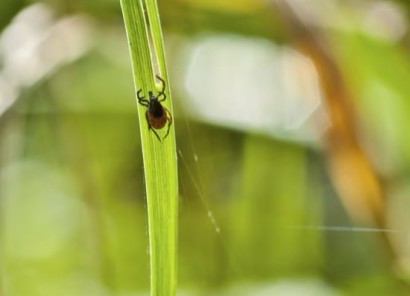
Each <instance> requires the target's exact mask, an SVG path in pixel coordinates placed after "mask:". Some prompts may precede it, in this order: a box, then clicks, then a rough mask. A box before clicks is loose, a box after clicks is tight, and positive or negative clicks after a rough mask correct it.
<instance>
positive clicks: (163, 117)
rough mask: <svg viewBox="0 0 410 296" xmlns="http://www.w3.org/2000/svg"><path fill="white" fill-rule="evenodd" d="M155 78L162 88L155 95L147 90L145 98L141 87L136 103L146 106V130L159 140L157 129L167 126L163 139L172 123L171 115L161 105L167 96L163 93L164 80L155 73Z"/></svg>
mask: <svg viewBox="0 0 410 296" xmlns="http://www.w3.org/2000/svg"><path fill="white" fill-rule="evenodd" d="M156 77H157V79H158V80H159V81H161V84H162V88H161V90H160V91H159V92H158V94H157V95H154V92H153V91H149V92H148V96H149V99H148V100H147V99H145V97H142V96H141V95H140V93H141V92H142V89H140V90H139V91H138V92H137V98H138V103H140V104H141V105H142V106H145V107H147V110H146V111H145V119H146V120H147V124H148V130H152V131H153V133H154V134H155V136H156V137H157V139H158V140H159V141H160V142H161V138H160V136H159V135H158V133H157V131H156V130H158V129H162V128H164V127H165V126H167V132H166V134H165V136H164V137H163V138H162V139H163V140H164V139H165V138H166V137H167V136H168V134H169V129H170V128H171V124H172V116H171V113H170V112H169V111H168V109H167V108H165V107H164V106H162V104H161V102H163V101H165V100H166V98H167V96H166V95H165V81H164V80H163V79H162V78H161V77H159V76H158V75H156Z"/></svg>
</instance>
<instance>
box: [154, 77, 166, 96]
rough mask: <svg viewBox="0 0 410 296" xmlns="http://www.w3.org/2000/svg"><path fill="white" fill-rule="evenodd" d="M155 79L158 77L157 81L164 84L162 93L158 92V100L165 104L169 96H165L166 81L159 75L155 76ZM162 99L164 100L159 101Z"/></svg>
mask: <svg viewBox="0 0 410 296" xmlns="http://www.w3.org/2000/svg"><path fill="white" fill-rule="evenodd" d="M155 77H157V79H158V80H159V81H161V84H162V89H161V91H159V92H158V95H157V99H158V101H159V102H163V101H165V99H166V98H167V96H166V95H165V81H164V79H162V78H161V77H159V76H158V75H155ZM160 97H163V99H161V100H160V99H159V98H160Z"/></svg>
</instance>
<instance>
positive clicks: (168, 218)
mask: <svg viewBox="0 0 410 296" xmlns="http://www.w3.org/2000/svg"><path fill="white" fill-rule="evenodd" d="M121 9H122V13H123V17H124V23H125V29H126V32H127V38H128V44H129V49H130V55H131V62H132V69H133V76H134V84H135V87H136V90H137V89H140V88H142V89H143V93H144V94H146V93H147V91H148V90H156V89H158V87H157V86H156V84H155V80H154V77H155V75H156V74H158V75H159V76H161V77H162V78H163V79H164V80H165V81H166V82H168V81H169V80H168V75H167V71H166V64H165V54H164V46H163V39H162V31H161V25H160V21H159V15H158V7H157V3H156V1H155V0H121ZM145 11H146V14H145ZM146 16H147V18H148V19H146V18H145V17H146ZM148 24H149V25H150V26H149V27H148ZM150 41H152V42H150ZM153 59H156V61H155V62H154V61H153ZM156 64H157V65H158V69H157V70H156V69H155V68H154V65H156ZM165 92H166V93H167V97H168V98H167V100H166V101H165V102H164V103H165V104H164V105H165V106H166V108H167V109H168V110H169V111H170V112H171V114H172V106H171V93H170V89H169V84H168V83H167V85H166V89H165ZM137 106H138V117H139V122H140V131H141V145H142V153H143V159H144V174H145V186H146V195H147V206H148V225H149V243H150V260H151V261H150V262H151V263H150V264H151V295H155V296H156V295H175V290H176V277H177V272H176V269H177V268H176V251H177V213H178V179H177V159H176V144H175V131H174V126H173V125H172V126H171V129H170V133H169V136H168V137H167V138H166V139H165V140H163V141H162V142H160V141H158V139H157V138H156V137H155V135H154V134H153V133H152V132H150V131H149V129H148V126H147V123H146V119H145V111H146V108H145V107H144V106H141V105H140V104H138V102H137Z"/></svg>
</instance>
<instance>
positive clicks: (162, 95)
mask: <svg viewBox="0 0 410 296" xmlns="http://www.w3.org/2000/svg"><path fill="white" fill-rule="evenodd" d="M160 97H163V99H161V100H160V99H159V98H160ZM166 98H167V96H166V94H165V93H163V92H160V93H158V96H157V99H158V102H163V101H165V100H166Z"/></svg>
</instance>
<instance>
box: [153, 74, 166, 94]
mask: <svg viewBox="0 0 410 296" xmlns="http://www.w3.org/2000/svg"><path fill="white" fill-rule="evenodd" d="M155 77H157V79H158V80H159V81H161V84H162V90H161V91H160V93H163V92H164V91H165V81H164V79H162V78H161V77H159V75H155Z"/></svg>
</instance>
